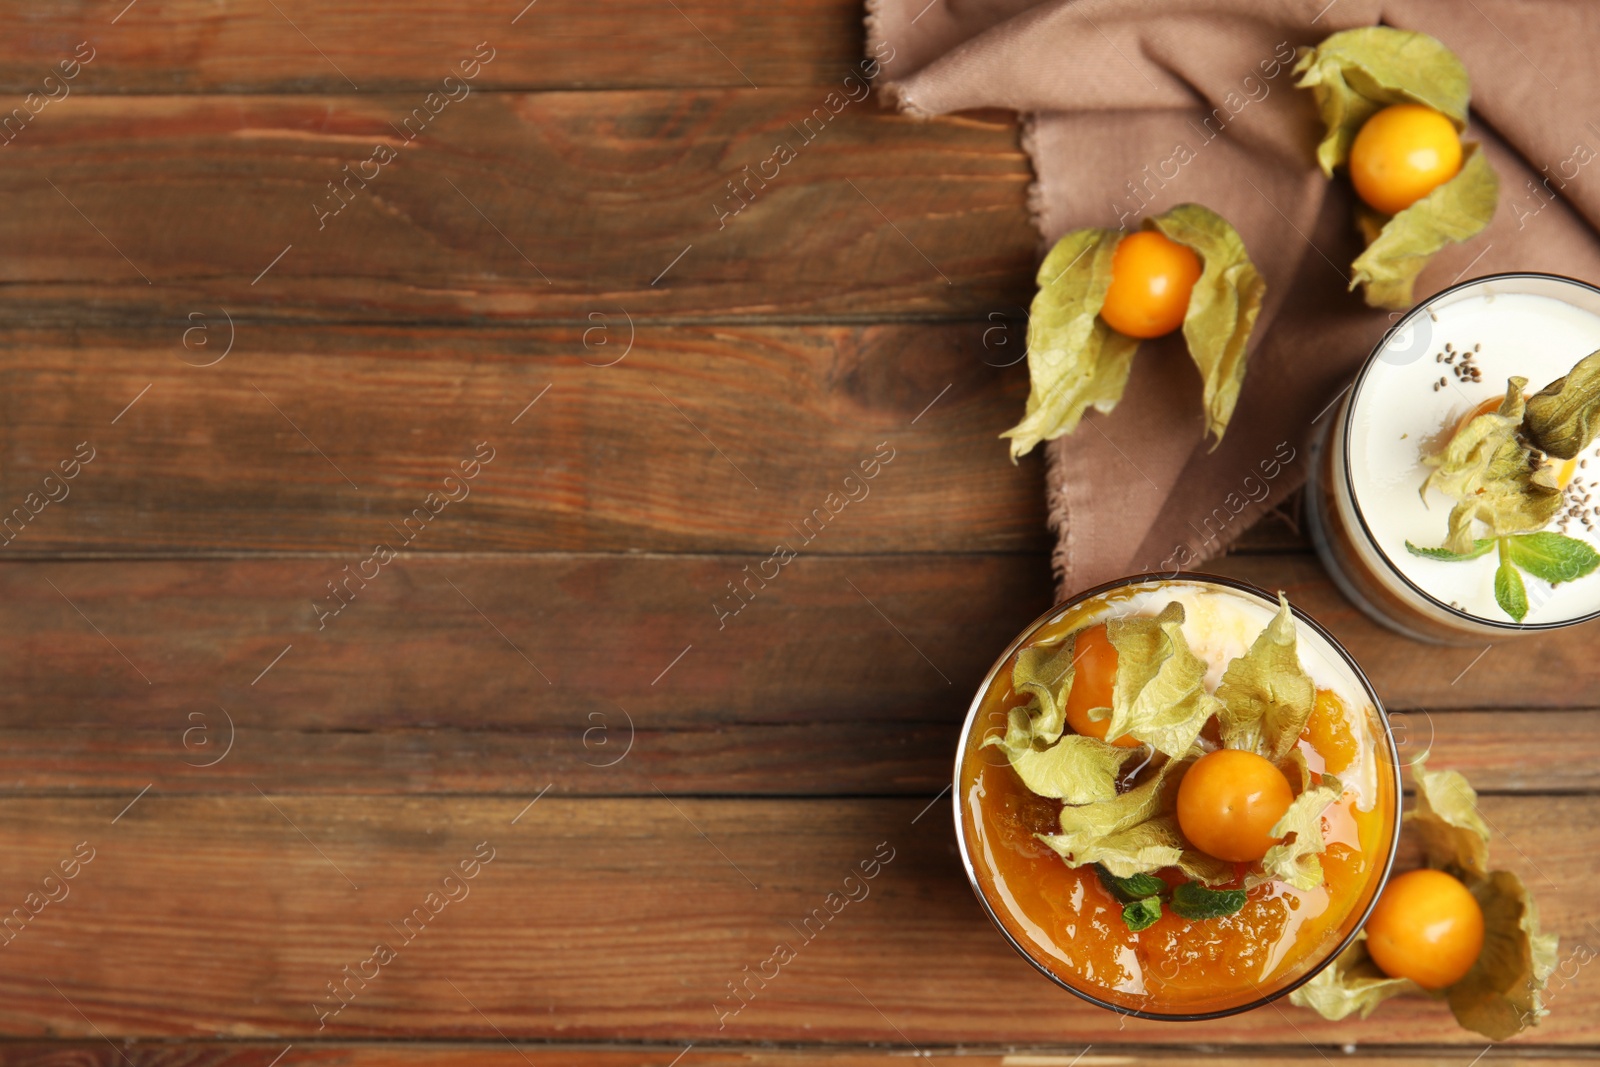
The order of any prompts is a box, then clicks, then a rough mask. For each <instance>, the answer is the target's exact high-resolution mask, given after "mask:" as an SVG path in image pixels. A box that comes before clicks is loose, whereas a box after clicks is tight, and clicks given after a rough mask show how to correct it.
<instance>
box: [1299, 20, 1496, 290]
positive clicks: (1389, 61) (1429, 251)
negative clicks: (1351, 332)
mask: <svg viewBox="0 0 1600 1067" xmlns="http://www.w3.org/2000/svg"><path fill="white" fill-rule="evenodd" d="M1295 73H1297V74H1299V75H1300V76H1301V77H1300V80H1299V82H1298V83H1297V84H1298V85H1299V86H1300V87H1301V88H1303V89H1310V90H1311V92H1312V95H1313V96H1314V97H1315V99H1316V102H1317V108H1318V110H1319V111H1320V112H1321V113H1322V121H1323V125H1324V127H1325V128H1326V132H1325V133H1324V135H1323V138H1322V142H1321V144H1319V145H1318V146H1317V162H1318V163H1319V164H1320V165H1321V167H1322V172H1323V173H1324V174H1326V175H1328V176H1330V177H1331V176H1332V175H1333V170H1334V168H1335V167H1337V166H1340V165H1342V164H1344V163H1346V162H1348V161H1349V158H1350V147H1351V145H1352V144H1353V143H1354V142H1355V138H1356V134H1357V133H1359V132H1360V130H1361V127H1362V126H1363V125H1365V124H1366V121H1367V120H1368V119H1370V118H1371V117H1372V116H1373V115H1375V114H1377V113H1378V112H1379V111H1381V110H1382V109H1384V108H1386V107H1389V106H1391V105H1394V104H1421V105H1422V106H1424V107H1430V108H1432V109H1433V110H1435V111H1437V112H1439V113H1440V114H1442V115H1444V116H1445V117H1446V118H1447V119H1449V120H1450V122H1451V123H1452V124H1453V125H1454V126H1455V128H1456V131H1457V132H1458V133H1459V132H1460V131H1462V130H1464V129H1466V125H1467V103H1468V99H1469V95H1470V83H1469V81H1468V78H1467V70H1466V67H1464V66H1463V65H1462V63H1461V60H1460V59H1458V58H1457V57H1456V55H1455V53H1453V52H1451V51H1450V50H1449V49H1448V48H1446V47H1445V46H1444V45H1443V44H1441V43H1439V42H1438V41H1437V40H1435V39H1434V38H1432V37H1429V36H1428V35H1427V34H1425V33H1415V32H1412V31H1408V30H1396V29H1391V28H1390V27H1387V26H1368V27H1364V28H1361V29H1355V30H1345V31H1343V32H1341V33H1336V34H1334V35H1333V36H1331V37H1329V38H1328V39H1327V40H1325V41H1323V42H1322V43H1321V44H1320V45H1318V46H1317V47H1316V48H1314V49H1310V50H1308V51H1307V52H1305V53H1304V54H1303V55H1302V56H1301V57H1300V61H1299V63H1298V64H1297V65H1296V66H1295ZM1462 149H1463V153H1462V164H1461V170H1460V171H1459V172H1458V173H1457V174H1456V176H1455V177H1453V178H1451V179H1450V180H1449V181H1447V182H1445V183H1443V184H1442V185H1440V186H1439V187H1438V188H1436V189H1434V190H1433V191H1432V192H1430V193H1429V194H1428V195H1427V196H1425V197H1423V198H1422V199H1420V200H1418V201H1417V202H1416V203H1414V204H1412V205H1411V206H1410V207H1408V208H1406V209H1405V210H1403V211H1400V212H1398V213H1397V214H1395V215H1393V216H1392V217H1388V218H1385V217H1384V216H1382V215H1379V214H1377V213H1375V212H1372V211H1371V210H1369V209H1367V208H1365V207H1363V208H1361V209H1360V210H1359V211H1358V214H1357V224H1358V227H1359V228H1360V229H1361V231H1362V233H1363V235H1364V236H1366V238H1367V241H1368V247H1367V250H1366V251H1365V252H1363V253H1362V254H1361V255H1360V256H1359V257H1358V258H1357V259H1356V261H1355V263H1354V264H1352V267H1351V280H1350V288H1352V289H1354V288H1355V287H1356V286H1357V285H1361V286H1363V287H1364V288H1363V295H1364V296H1365V298H1366V301H1367V303H1368V304H1369V305H1371V306H1372V307H1383V308H1405V307H1409V306H1410V305H1411V303H1412V286H1413V284H1414V283H1415V282H1416V278H1417V275H1418V274H1420V273H1421V272H1422V269H1423V268H1424V267H1425V266H1427V264H1428V260H1429V259H1430V258H1432V256H1433V255H1434V253H1436V252H1438V251H1439V250H1440V249H1441V248H1443V247H1444V246H1445V245H1447V244H1451V243H1453V242H1461V241H1465V240H1467V239H1468V238H1470V237H1472V236H1473V235H1475V234H1477V233H1478V232H1479V231H1480V230H1482V229H1483V228H1484V227H1485V226H1487V225H1488V224H1489V220H1490V219H1492V218H1493V217H1494V211H1495V205H1496V203H1497V202H1498V200H1499V195H1500V182H1499V178H1498V177H1497V176H1496V175H1495V172H1494V169H1493V168H1492V167H1490V166H1489V164H1488V162H1487V161H1486V160H1485V159H1484V158H1483V154H1482V152H1480V151H1479V149H1478V146H1477V145H1476V144H1470V143H1469V144H1464V145H1463V146H1462Z"/></svg>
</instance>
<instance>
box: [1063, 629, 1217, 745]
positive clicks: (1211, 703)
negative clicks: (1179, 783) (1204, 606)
mask: <svg viewBox="0 0 1600 1067" xmlns="http://www.w3.org/2000/svg"><path fill="white" fill-rule="evenodd" d="M1106 638H1107V639H1108V640H1109V641H1110V642H1111V644H1112V646H1113V647H1114V648H1115V649H1116V650H1117V677H1116V682H1115V684H1114V685H1113V687H1112V690H1111V713H1110V716H1109V718H1110V723H1109V724H1108V726H1107V729H1106V737H1108V738H1119V737H1123V736H1127V737H1132V738H1133V739H1135V740H1137V741H1143V742H1144V743H1145V744H1147V745H1150V746H1151V747H1152V748H1154V749H1155V750H1156V751H1157V752H1162V753H1165V754H1166V755H1167V756H1169V757H1171V758H1173V759H1181V758H1182V757H1183V756H1184V755H1185V754H1186V753H1187V752H1188V751H1189V749H1190V748H1191V747H1192V746H1193V745H1194V741H1195V738H1197V737H1199V736H1200V731H1201V729H1203V728H1204V727H1205V724H1206V720H1207V719H1209V718H1211V716H1212V715H1215V714H1216V713H1217V712H1218V711H1219V710H1220V709H1221V706H1222V705H1221V702H1220V701H1218V700H1217V698H1216V697H1214V696H1212V695H1211V694H1210V693H1207V692H1206V690H1205V675H1206V665H1205V661H1204V660H1202V659H1201V658H1200V657H1199V656H1196V655H1195V654H1194V653H1193V652H1192V651H1191V650H1190V649H1189V643H1188V641H1186V640H1185V639H1184V636H1183V605H1181V604H1178V603H1171V604H1168V605H1167V606H1166V608H1164V609H1163V610H1162V612H1161V614H1160V615H1158V616H1156V617H1154V618H1151V617H1149V616H1130V617H1125V618H1120V619H1112V620H1111V621H1110V622H1108V623H1107V624H1106ZM1090 717H1091V718H1102V716H1096V715H1095V714H1094V712H1093V711H1091V712H1090Z"/></svg>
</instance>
